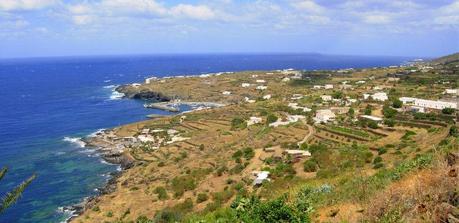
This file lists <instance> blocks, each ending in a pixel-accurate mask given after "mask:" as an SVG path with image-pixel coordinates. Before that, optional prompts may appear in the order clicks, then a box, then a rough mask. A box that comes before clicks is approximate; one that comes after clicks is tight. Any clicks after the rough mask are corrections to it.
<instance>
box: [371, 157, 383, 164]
mask: <svg viewBox="0 0 459 223" xmlns="http://www.w3.org/2000/svg"><path fill="white" fill-rule="evenodd" d="M382 161H383V159H382V158H381V157H380V156H377V157H375V159H374V160H373V164H377V163H381V162H382Z"/></svg>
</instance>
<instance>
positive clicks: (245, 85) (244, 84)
mask: <svg viewBox="0 0 459 223" xmlns="http://www.w3.org/2000/svg"><path fill="white" fill-rule="evenodd" d="M241 86H242V87H250V84H249V83H242V85H241Z"/></svg>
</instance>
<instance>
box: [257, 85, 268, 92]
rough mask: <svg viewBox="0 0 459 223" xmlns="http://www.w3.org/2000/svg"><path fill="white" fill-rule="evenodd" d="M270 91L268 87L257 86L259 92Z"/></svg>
mask: <svg viewBox="0 0 459 223" xmlns="http://www.w3.org/2000/svg"><path fill="white" fill-rule="evenodd" d="M266 89H268V86H263V85H260V86H257V90H262V91H263V90H266Z"/></svg>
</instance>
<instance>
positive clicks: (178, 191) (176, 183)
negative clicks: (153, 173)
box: [172, 176, 196, 197]
mask: <svg viewBox="0 0 459 223" xmlns="http://www.w3.org/2000/svg"><path fill="white" fill-rule="evenodd" d="M195 188H196V181H195V180H194V178H193V177H192V176H180V177H174V179H172V190H173V191H174V192H175V194H174V195H175V197H181V196H182V195H183V193H184V192H185V191H189V190H193V189H195Z"/></svg>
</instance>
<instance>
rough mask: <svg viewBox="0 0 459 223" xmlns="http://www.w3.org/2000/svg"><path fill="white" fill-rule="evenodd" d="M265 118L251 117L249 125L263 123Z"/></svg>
mask: <svg viewBox="0 0 459 223" xmlns="http://www.w3.org/2000/svg"><path fill="white" fill-rule="evenodd" d="M262 121H263V120H262V119H261V118H259V117H250V119H249V120H248V121H247V126H251V125H255V124H258V123H261V122H262Z"/></svg>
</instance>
